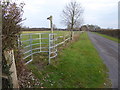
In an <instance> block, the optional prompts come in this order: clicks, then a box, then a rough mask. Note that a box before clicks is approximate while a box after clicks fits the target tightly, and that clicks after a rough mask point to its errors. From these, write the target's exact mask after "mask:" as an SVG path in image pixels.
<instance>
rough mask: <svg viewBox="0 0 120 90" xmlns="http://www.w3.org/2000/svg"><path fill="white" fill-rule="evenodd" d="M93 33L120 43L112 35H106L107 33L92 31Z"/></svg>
mask: <svg viewBox="0 0 120 90" xmlns="http://www.w3.org/2000/svg"><path fill="white" fill-rule="evenodd" d="M94 33H95V34H97V35H100V36H102V37H104V38H107V39H109V40H112V41H115V42H117V43H120V40H119V39H117V38H114V37H111V36H108V35H104V34H100V33H96V32H94Z"/></svg>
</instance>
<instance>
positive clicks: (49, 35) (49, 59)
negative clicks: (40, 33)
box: [48, 34, 51, 64]
mask: <svg viewBox="0 0 120 90" xmlns="http://www.w3.org/2000/svg"><path fill="white" fill-rule="evenodd" d="M50 37H51V34H49V51H48V54H49V56H48V59H49V60H48V62H49V64H50V54H51V53H50V50H51V47H50V46H51V43H50V39H51V38H50Z"/></svg>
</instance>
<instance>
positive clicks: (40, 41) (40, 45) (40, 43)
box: [39, 33, 42, 52]
mask: <svg viewBox="0 0 120 90" xmlns="http://www.w3.org/2000/svg"><path fill="white" fill-rule="evenodd" d="M41 37H42V36H41V33H40V34H39V39H40V52H41Z"/></svg>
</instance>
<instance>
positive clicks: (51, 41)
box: [18, 33, 57, 64]
mask: <svg viewBox="0 0 120 90" xmlns="http://www.w3.org/2000/svg"><path fill="white" fill-rule="evenodd" d="M34 35H36V36H38V38H33V36H34ZM45 35H46V36H47V38H43V37H42V36H45ZM56 35H57V34H56V33H27V34H21V35H20V38H19V40H18V41H19V45H22V47H23V49H22V52H23V54H24V58H23V59H27V58H29V60H28V61H27V62H26V64H28V63H30V62H31V61H33V54H36V53H42V52H46V53H48V58H49V60H48V61H49V64H50V60H51V59H52V58H55V57H56V56H57V48H56V47H57V45H56V44H55V41H57V37H56ZM25 37H27V40H23V39H24V38H25ZM34 40H39V42H38V41H37V43H33V41H34ZM42 40H48V42H47V43H45V42H42ZM26 42H27V44H24V43H26ZM45 44H46V45H45ZM35 45H39V47H37V48H34V47H33V46H35ZM42 45H44V46H45V47H43V46H42ZM27 48H28V49H27ZM42 49H46V50H42ZM33 50H38V51H35V52H33ZM25 54H27V55H25Z"/></svg>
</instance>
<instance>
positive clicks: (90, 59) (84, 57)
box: [28, 33, 108, 88]
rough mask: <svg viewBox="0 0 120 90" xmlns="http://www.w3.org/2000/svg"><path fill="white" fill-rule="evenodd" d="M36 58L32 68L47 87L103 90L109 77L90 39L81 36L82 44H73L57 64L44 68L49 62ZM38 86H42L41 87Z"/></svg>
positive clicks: (64, 50)
mask: <svg viewBox="0 0 120 90" xmlns="http://www.w3.org/2000/svg"><path fill="white" fill-rule="evenodd" d="M39 57H40V56H39V55H38V56H37V55H36V56H35V59H34V61H33V62H32V63H30V64H28V67H29V69H31V70H32V72H33V73H34V74H35V76H36V77H37V78H38V79H39V80H40V82H41V83H42V84H41V86H43V87H46V88H101V87H105V86H104V85H103V84H104V83H106V81H107V77H108V74H107V73H106V72H107V68H106V66H105V65H104V64H103V61H102V60H101V58H100V57H99V55H98V53H97V51H96V49H95V48H94V46H93V44H92V43H91V41H90V40H89V38H88V35H87V33H84V34H81V35H80V38H79V41H77V42H73V43H71V44H69V46H67V48H64V49H63V50H62V51H60V52H59V55H58V57H57V60H56V61H55V62H57V63H56V64H55V63H54V64H51V65H47V66H44V68H41V67H40V66H42V65H43V63H44V64H45V62H47V60H40V59H39ZM38 87H39V86H38Z"/></svg>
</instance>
